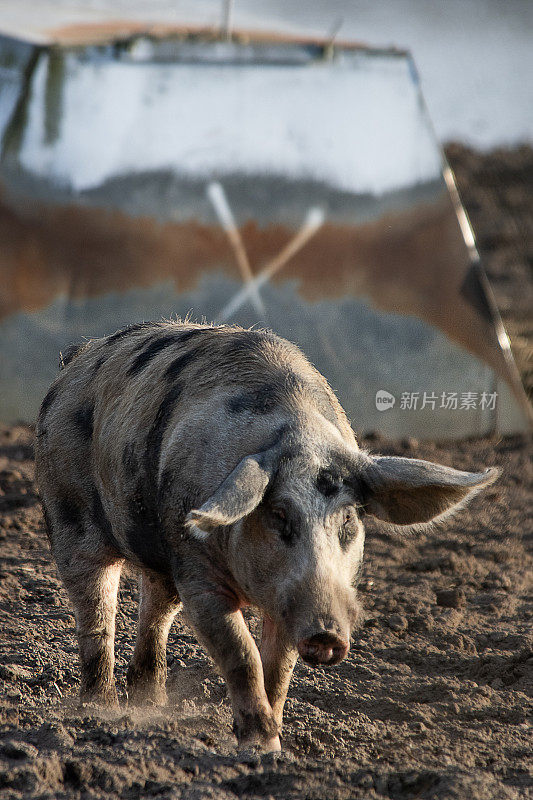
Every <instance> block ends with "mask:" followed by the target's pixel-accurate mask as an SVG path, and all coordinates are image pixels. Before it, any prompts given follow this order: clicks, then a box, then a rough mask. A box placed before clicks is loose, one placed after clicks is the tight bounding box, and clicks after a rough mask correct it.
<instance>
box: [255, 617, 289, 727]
mask: <svg viewBox="0 0 533 800" xmlns="http://www.w3.org/2000/svg"><path fill="white" fill-rule="evenodd" d="M297 658H298V651H297V650H296V649H295V648H294V647H292V646H291V645H290V644H289V642H288V641H287V638H286V636H285V634H284V632H283V631H282V629H281V628H280V627H279V626H277V625H276V624H275V623H274V622H273V621H272V620H271V619H270V617H268V616H265V617H264V618H263V632H262V635H261V660H262V662H263V673H264V680H265V690H266V693H267V697H268V700H269V702H270V706H271V708H272V711H273V712H274V719H275V720H276V722H277V724H278V727H279V729H280V730H281V724H282V721H283V706H284V705H285V700H286V699H287V692H288V690H289V683H290V680H291V677H292V673H293V670H294V665H295V664H296V660H297Z"/></svg>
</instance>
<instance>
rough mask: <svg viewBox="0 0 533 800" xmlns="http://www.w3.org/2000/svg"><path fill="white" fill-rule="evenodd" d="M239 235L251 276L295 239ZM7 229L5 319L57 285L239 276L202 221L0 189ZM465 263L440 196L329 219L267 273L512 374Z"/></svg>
mask: <svg viewBox="0 0 533 800" xmlns="http://www.w3.org/2000/svg"><path fill="white" fill-rule="evenodd" d="M240 233H241V236H242V239H243V242H244V246H245V248H246V252H247V253H248V256H249V259H250V263H251V265H252V269H253V271H254V273H255V274H257V273H258V272H259V271H260V270H261V269H262V268H263V267H264V266H265V265H266V264H267V263H268V262H269V261H270V260H271V259H272V258H274V257H275V256H276V255H277V254H278V253H279V252H280V250H281V249H282V248H283V247H284V246H285V245H286V244H287V242H288V241H289V240H290V239H291V238H292V237H293V236H294V230H293V229H292V228H289V227H288V226H286V225H282V224H272V225H270V226H268V227H264V228H262V227H259V226H258V224H257V223H256V222H255V221H248V222H246V223H245V224H244V225H243V226H242V227H241V228H240ZM0 236H1V240H2V250H1V252H0V319H2V318H4V317H6V316H8V315H10V314H13V313H17V312H31V311H35V310H37V309H40V308H43V307H46V306H48V305H50V304H51V302H52V301H53V300H54V298H55V297H57V296H58V295H60V294H66V295H68V296H71V297H73V298H83V297H86V296H87V297H95V296H99V295H105V294H107V293H108V292H112V291H115V292H125V291H127V290H128V289H132V288H148V287H151V286H154V285H156V284H158V283H161V282H163V281H168V280H172V281H173V282H174V285H175V288H176V292H177V293H182V292H186V291H188V290H191V289H192V288H194V287H195V286H196V285H197V283H198V281H199V279H200V278H201V277H202V276H203V275H205V273H209V272H214V271H219V272H220V271H222V272H223V273H224V274H225V275H226V276H227V277H228V278H231V279H233V280H236V281H238V282H239V283H240V282H241V277H240V273H239V270H238V269H237V266H236V264H235V259H234V255H233V252H232V250H231V248H230V246H229V244H228V240H227V238H226V235H225V233H224V231H223V229H222V228H221V227H218V226H216V225H210V224H204V223H201V222H198V221H195V220H190V221H188V222H185V223H178V222H166V223H159V222H157V221H155V220H153V219H152V218H149V217H137V218H133V217H130V216H128V215H126V214H124V213H122V212H120V211H115V210H113V211H107V210H104V209H95V208H88V207H85V206H76V205H68V206H57V207H50V206H41V205H38V204H34V205H33V206H31V207H30V206H29V205H27V204H25V206H24V210H18V211H17V210H15V209H14V208H13V207H10V206H9V205H8V204H6V202H5V201H2V200H1V198H0ZM469 267H470V261H469V258H468V254H467V252H466V249H465V246H464V241H463V239H462V236H461V233H460V230H459V227H458V225H457V219H456V217H455V213H454V211H453V208H452V205H451V202H450V200H449V197H448V195H443V196H442V197H441V198H440V199H439V200H437V201H436V202H434V203H431V204H428V203H425V204H423V205H419V206H417V207H413V208H411V209H408V210H404V211H396V212H394V213H389V214H386V215H384V216H382V217H381V218H380V219H377V220H375V221H371V222H365V223H363V224H360V225H348V224H338V223H334V222H326V223H325V224H324V225H323V226H322V227H321V228H320V230H319V231H318V232H317V233H316V235H315V236H314V238H313V239H312V240H311V241H310V242H308V243H307V244H306V245H305V246H304V247H303V248H302V250H301V251H299V252H298V253H297V254H296V255H295V256H294V258H293V259H292V260H291V261H289V263H288V264H286V265H285V266H284V268H283V269H282V270H281V272H280V273H279V274H278V275H276V276H275V278H273V280H272V282H273V283H274V284H278V285H279V284H283V283H284V282H285V281H287V280H290V281H296V282H297V287H298V291H299V293H300V294H301V296H302V297H304V298H305V299H306V300H307V301H309V302H317V301H320V300H323V299H326V298H342V297H344V296H351V297H359V298H367V299H369V300H370V301H371V303H372V304H373V305H374V307H376V308H379V309H381V310H382V311H386V312H393V313H396V314H412V315H414V316H416V317H418V318H421V319H423V320H425V321H426V322H428V323H429V324H431V325H433V326H435V327H436V328H439V329H440V330H442V331H444V332H445V333H446V334H447V335H448V336H449V337H450V338H451V339H452V340H454V341H455V342H458V343H459V344H460V345H461V346H462V347H463V348H464V349H466V350H468V351H469V352H471V353H473V354H475V355H477V356H478V357H480V358H481V359H482V360H483V361H485V362H486V363H488V364H490V365H491V366H492V367H493V368H494V369H495V370H496V372H497V373H498V374H500V375H502V377H504V378H505V379H507V377H508V373H507V369H506V365H505V362H504V358H503V355H502V352H501V349H500V347H499V345H498V341H497V338H496V336H495V333H494V330H493V326H492V324H491V321H490V320H487V319H485V318H483V316H482V315H480V314H479V313H478V312H477V311H476V309H475V307H474V306H473V305H472V304H471V303H469V302H468V300H467V298H465V297H463V296H462V295H461V291H460V290H461V286H462V284H463V281H464V279H465V275H466V274H467V271H468V269H469Z"/></svg>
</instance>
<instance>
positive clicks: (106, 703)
mask: <svg viewBox="0 0 533 800" xmlns="http://www.w3.org/2000/svg"><path fill="white" fill-rule="evenodd" d="M80 705H81V706H100V707H104V708H118V707H119V702H118V696H117V691H116V689H115V688H113V689H107V690H102V691H94V692H81V694H80Z"/></svg>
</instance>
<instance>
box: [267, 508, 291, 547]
mask: <svg viewBox="0 0 533 800" xmlns="http://www.w3.org/2000/svg"><path fill="white" fill-rule="evenodd" d="M270 517H271V520H272V527H274V528H275V529H276V531H277V532H278V534H279V537H280V539H281V541H282V542H284V543H285V544H292V543H293V541H294V539H295V530H294V527H293V525H291V523H290V521H289V519H288V518H287V514H286V513H285V511H284V510H283V509H282V508H271V509H270Z"/></svg>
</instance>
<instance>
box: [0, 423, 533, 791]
mask: <svg viewBox="0 0 533 800" xmlns="http://www.w3.org/2000/svg"><path fill="white" fill-rule="evenodd" d="M32 441H33V432H32V430H31V429H29V428H25V427H14V428H1V429H0V540H1V559H0V570H1V571H0V578H1V583H0V629H1V631H2V635H1V639H0V685H1V689H2V695H1V699H0V798H42V799H44V798H74V797H82V798H113V800H116V799H117V798H119V797H121V798H140V797H143V798H144V797H152V796H153V797H163V798H217V800H218V798H222V799H223V800H225V799H226V798H228V799H229V798H232V799H234V798H235V797H245V798H273V797H275V798H284V800H287V799H288V798H316V799H317V800H323V799H324V798H339V800H340V799H341V798H365V799H366V798H369V799H372V798H393V799H394V800H396V798H397V799H398V800H400V799H403V798H406V799H407V798H428V799H429V798H434V800H437V798H438V800H452V798H467V797H468V798H469V800H477V799H479V800H481V799H482V800H497V798H506V799H507V798H508V799H509V800H514V799H515V798H525V797H530V796H532V795H533V773H532V772H531V760H530V757H531V741H532V740H531V726H530V725H531V723H530V720H529V721H528V714H529V713H530V712H531V707H532V701H531V693H532V689H533V649H532V632H531V618H532V615H533V596H532V593H531V592H532V584H531V575H532V569H533V563H532V562H533V556H532V552H531V550H532V545H533V524H532V518H531V505H532V504H531V486H532V484H533V468H532V463H533V458H532V456H533V445H532V443H531V441H528V440H526V439H525V438H520V437H514V438H505V439H501V440H490V439H483V440H477V441H470V442H463V443H454V444H453V445H448V446H439V445H438V444H424V445H422V444H419V443H417V442H414V441H405V442H402V443H396V444H394V443H390V442H387V441H385V440H381V439H378V438H375V437H374V438H372V437H370V438H369V439H368V440H367V441H366V445H367V446H369V447H370V449H372V450H373V451H375V452H382V453H385V454H392V453H397V454H402V455H409V456H420V457H425V458H429V459H433V460H435V461H440V462H442V463H445V464H450V465H452V464H453V465H454V466H457V467H460V468H465V469H480V468H483V467H488V466H492V465H495V464H496V465H500V466H501V467H502V468H503V475H502V477H501V479H500V480H499V481H498V482H497V483H496V484H495V485H494V486H493V487H491V488H490V489H489V490H488V491H486V492H485V493H484V494H482V495H480V496H478V497H477V498H476V499H475V500H474V501H473V502H472V503H471V505H470V506H469V508H467V509H465V510H463V511H462V512H461V513H460V514H459V515H458V516H457V518H456V519H454V520H452V521H449V522H448V523H447V524H446V526H445V527H442V528H440V529H435V530H432V531H430V532H429V533H425V534H418V535H416V536H403V537H400V536H397V535H393V534H391V533H390V532H387V531H386V529H385V527H378V526H377V525H375V524H373V525H368V526H367V529H368V536H367V548H366V559H365V570H364V574H363V577H362V581H361V595H362V598H363V602H364V605H365V608H366V621H365V624H364V626H363V627H362V628H361V629H360V630H359V631H356V632H355V633H354V636H353V641H352V649H351V652H350V654H349V656H348V658H347V659H346V660H345V661H344V662H342V663H341V664H340V665H339V666H338V667H335V668H332V669H329V670H326V669H316V670H313V669H311V668H309V667H306V666H305V665H304V664H302V663H299V664H298V665H297V668H296V671H295V675H294V678H293V682H292V684H291V689H290V692H289V699H288V702H287V706H286V712H285V727H284V735H283V747H284V752H283V753H282V755H280V756H277V757H274V756H264V757H262V758H259V757H255V756H239V755H238V754H237V752H236V745H235V742H234V739H233V737H232V735H231V713H230V708H229V702H228V699H227V696H226V690H225V686H224V683H223V681H222V679H221V678H220V677H219V676H217V674H216V673H215V671H214V669H213V667H212V664H211V663H210V661H209V659H208V658H207V656H206V655H205V653H204V651H203V650H202V648H201V647H200V646H199V645H198V644H197V642H196V640H195V638H194V636H193V635H192V633H191V631H190V630H189V629H188V628H187V626H186V625H185V624H184V623H183V622H182V621H181V620H179V618H178V620H177V621H176V623H175V625H174V627H173V629H172V632H171V636H170V641H169V650H168V652H169V663H170V679H169V688H170V703H169V705H168V707H165V708H163V709H156V708H145V709H140V710H139V709H132V708H128V707H127V705H126V695H125V672H126V665H127V662H128V660H129V658H130V656H131V654H132V650H133V640H134V632H135V621H136V614H137V603H136V601H137V586H136V576H135V575H134V574H133V572H130V573H129V574H127V575H126V576H125V577H124V578H123V581H122V584H121V590H120V608H119V615H118V631H117V642H116V649H117V669H116V676H117V684H118V687H119V694H120V696H121V700H122V706H121V709H120V710H119V711H112V712H105V711H99V710H98V709H96V708H94V707H90V706H84V707H80V706H79V704H78V701H77V698H76V695H77V690H78V684H79V669H78V661H77V653H76V640H75V635H74V620H73V616H72V614H71V611H70V606H69V603H68V600H67V597H66V594H65V591H64V589H63V587H62V585H61V582H60V580H59V577H58V575H57V572H56V568H55V565H54V564H53V562H52V560H51V557H50V553H49V548H48V542H47V539H46V536H45V533H44V529H43V522H42V517H41V512H40V507H39V504H38V499H37V496H36V493H35V488H34V485H33V482H32V479H33V468H34V465H33V457H32ZM528 514H529V516H528ZM249 622H250V626H251V627H252V630H257V627H258V623H257V620H256V619H255V618H254V617H253V616H250V620H249Z"/></svg>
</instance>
